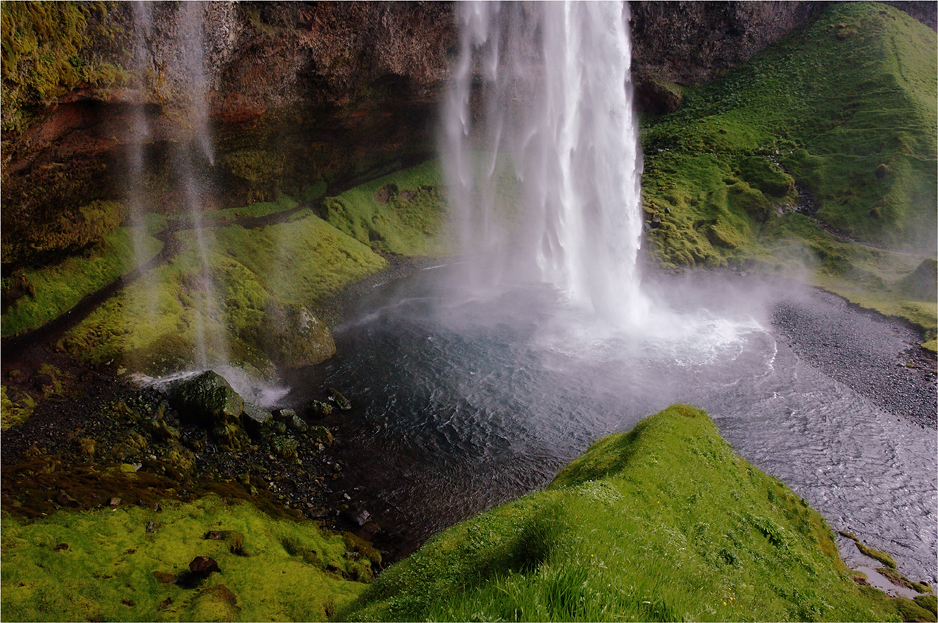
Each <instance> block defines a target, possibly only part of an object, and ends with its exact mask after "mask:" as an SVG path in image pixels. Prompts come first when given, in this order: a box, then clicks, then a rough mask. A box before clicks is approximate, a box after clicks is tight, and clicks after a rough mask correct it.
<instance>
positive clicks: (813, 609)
mask: <svg viewBox="0 0 938 623" xmlns="http://www.w3.org/2000/svg"><path fill="white" fill-rule="evenodd" d="M897 604H898V602H895V601H889V600H887V599H885V598H884V597H883V596H882V594H876V593H875V591H872V590H871V589H867V588H863V587H860V586H858V585H857V584H856V583H855V582H854V581H853V580H852V578H851V574H850V572H849V571H848V570H847V569H846V568H845V567H844V565H843V563H842V561H841V560H840V558H839V556H838V553H837V548H836V545H835V544H834V541H833V539H832V536H831V532H830V529H829V528H828V526H827V524H826V523H825V522H824V520H823V518H821V516H820V515H818V514H817V513H816V512H815V511H813V510H812V509H810V508H809V507H808V506H807V504H806V503H805V502H804V501H803V500H802V499H800V498H799V497H798V496H797V495H795V494H794V493H792V492H791V491H790V490H788V489H787V488H786V487H785V486H784V485H783V484H782V483H780V482H779V481H777V480H775V479H774V478H771V477H768V476H766V475H765V474H763V473H762V472H760V471H759V470H757V469H755V468H753V467H752V466H751V465H749V464H747V463H746V462H745V461H744V460H742V459H741V458H739V457H738V456H736V455H735V454H734V453H733V451H732V449H731V448H730V447H729V445H727V444H726V443H725V442H724V441H723V440H722V439H721V438H720V436H719V434H718V432H717V430H716V427H715V426H714V425H713V423H712V422H711V421H710V419H709V418H708V417H707V416H706V414H705V413H703V412H702V411H698V410H696V409H692V408H690V407H684V406H674V407H671V408H669V409H667V410H665V411H663V412H661V413H659V414H657V415H654V416H651V417H649V418H647V419H645V420H643V421H642V422H640V423H639V424H638V425H637V426H636V427H635V428H634V429H633V430H632V431H631V432H629V433H625V434H619V435H613V436H611V437H608V438H606V439H603V440H601V441H599V442H597V443H596V444H594V445H593V447H592V448H590V449H589V451H587V453H586V454H584V455H583V456H582V457H580V458H579V459H577V460H575V461H574V462H573V463H571V464H570V465H569V466H567V467H566V468H565V469H564V470H563V471H561V472H560V474H559V475H558V476H557V477H556V479H555V480H554V482H553V483H552V484H551V486H550V487H549V488H547V489H546V490H544V491H541V492H537V493H534V494H531V495H528V496H526V497H524V498H522V499H520V500H517V501H515V502H512V503H509V504H506V505H504V506H501V507H499V508H496V509H494V510H492V511H489V512H487V513H484V514H482V515H480V516H477V517H475V518H473V519H470V520H468V521H465V522H463V523H461V524H459V525H457V526H455V527H453V528H451V529H449V530H447V531H446V532H444V533H442V534H440V535H439V536H437V537H435V538H434V539H432V540H431V541H430V542H428V543H427V544H426V545H425V546H424V547H423V548H422V549H420V550H419V551H417V552H416V553H415V554H413V555H412V556H411V557H410V558H408V559H406V560H404V561H402V562H400V563H398V564H397V565H395V566H393V567H391V568H390V569H388V570H386V571H385V572H384V573H382V575H381V576H379V578H378V579H377V580H376V582H375V584H374V585H373V587H372V589H370V590H369V592H368V593H366V594H365V595H364V596H363V598H362V599H361V600H359V602H357V603H356V604H355V605H354V606H353V607H352V608H350V609H349V610H347V611H346V612H344V613H340V614H341V615H342V616H344V617H346V618H347V619H350V620H467V621H468V620H474V621H480V620H509V621H510V620H539V621H568V620H594V621H599V620H642V621H654V620H658V621H680V620H763V621H775V620H801V621H803V620H841V621H842V620H883V619H886V620H889V619H892V620H897V614H896V611H895V607H896V606H897Z"/></svg>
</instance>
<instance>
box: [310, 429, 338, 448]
mask: <svg viewBox="0 0 938 623" xmlns="http://www.w3.org/2000/svg"><path fill="white" fill-rule="evenodd" d="M306 438H307V439H309V440H310V441H311V442H312V443H317V444H323V445H327V446H328V445H332V441H333V437H332V433H331V432H330V431H329V429H328V428H326V427H325V426H310V427H309V428H308V429H307V431H306Z"/></svg>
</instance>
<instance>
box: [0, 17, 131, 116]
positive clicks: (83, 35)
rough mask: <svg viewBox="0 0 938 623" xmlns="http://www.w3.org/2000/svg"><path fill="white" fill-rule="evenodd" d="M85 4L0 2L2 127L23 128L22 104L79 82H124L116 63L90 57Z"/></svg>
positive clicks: (46, 99) (51, 95)
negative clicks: (0, 3)
mask: <svg viewBox="0 0 938 623" xmlns="http://www.w3.org/2000/svg"><path fill="white" fill-rule="evenodd" d="M92 8H93V5H92V4H91V3H84V2H9V3H4V4H3V5H2V6H0V11H2V20H0V23H2V30H3V37H2V40H3V44H2V57H3V70H2V76H3V129H4V131H7V130H21V129H22V128H23V122H24V120H23V116H22V112H21V108H22V107H24V106H29V105H36V104H47V103H49V102H50V101H51V100H53V99H54V98H55V97H58V96H60V95H62V94H64V93H66V92H67V91H69V90H72V89H74V88H75V87H76V86H77V85H78V84H79V83H83V82H84V83H88V84H91V85H94V86H114V85H120V84H123V83H125V82H126V81H127V79H128V76H127V74H126V73H125V72H124V71H123V70H122V69H121V68H120V67H117V66H116V65H113V64H111V63H105V62H100V61H95V60H91V59H90V57H89V56H88V55H87V54H86V53H85V52H86V48H89V47H91V46H92V44H93V38H92V35H91V32H90V31H89V28H88V18H89V15H90V13H91V10H92Z"/></svg>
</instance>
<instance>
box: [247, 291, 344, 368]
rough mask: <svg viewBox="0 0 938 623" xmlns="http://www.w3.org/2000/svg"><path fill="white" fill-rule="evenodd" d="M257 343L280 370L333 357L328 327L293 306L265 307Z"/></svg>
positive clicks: (302, 309) (288, 304)
mask: <svg viewBox="0 0 938 623" xmlns="http://www.w3.org/2000/svg"><path fill="white" fill-rule="evenodd" d="M258 342H259V343H260V345H261V348H263V349H264V352H265V353H266V354H267V356H268V357H270V359H271V361H273V362H274V363H276V364H277V365H278V366H280V367H283V368H298V367H300V366H308V365H313V364H317V363H320V362H322V361H325V360H326V359H328V358H329V357H331V356H332V355H334V354H335V342H334V341H333V339H332V333H331V332H330V331H329V327H327V326H326V325H325V324H324V323H322V322H321V321H320V320H319V319H318V318H316V316H314V315H313V314H312V313H311V312H310V311H309V310H308V309H306V308H305V307H304V306H302V305H298V304H294V303H277V302H272V303H270V304H268V306H267V309H266V310H265V317H264V322H263V323H262V324H261V327H260V336H259V340H258Z"/></svg>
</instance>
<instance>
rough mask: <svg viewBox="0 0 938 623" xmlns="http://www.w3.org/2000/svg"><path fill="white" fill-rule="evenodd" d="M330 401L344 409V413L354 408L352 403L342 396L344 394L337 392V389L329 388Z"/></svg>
mask: <svg viewBox="0 0 938 623" xmlns="http://www.w3.org/2000/svg"><path fill="white" fill-rule="evenodd" d="M329 400H331V401H333V402H335V404H336V406H337V407H339V408H340V409H342V410H343V411H348V410H349V409H351V408H352V403H351V401H349V399H348V398H346V397H345V396H343V395H342V392H340V391H339V390H337V389H336V388H335V387H330V388H329Z"/></svg>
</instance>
